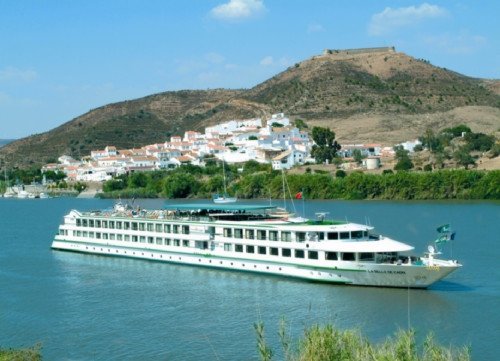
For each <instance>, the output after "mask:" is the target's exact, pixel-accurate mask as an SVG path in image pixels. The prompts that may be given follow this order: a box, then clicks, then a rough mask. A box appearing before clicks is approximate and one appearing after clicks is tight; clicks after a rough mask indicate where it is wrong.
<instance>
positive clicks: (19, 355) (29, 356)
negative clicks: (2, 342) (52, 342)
mask: <svg viewBox="0 0 500 361" xmlns="http://www.w3.org/2000/svg"><path fill="white" fill-rule="evenodd" d="M41 349H42V346H41V345H40V344H37V345H35V346H33V347H29V348H25V349H20V350H14V349H4V348H0V361H40V360H41V359H42V352H41Z"/></svg>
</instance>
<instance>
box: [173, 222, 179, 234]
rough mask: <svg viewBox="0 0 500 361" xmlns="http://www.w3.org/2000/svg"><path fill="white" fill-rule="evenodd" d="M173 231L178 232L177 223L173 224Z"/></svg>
mask: <svg viewBox="0 0 500 361" xmlns="http://www.w3.org/2000/svg"><path fill="white" fill-rule="evenodd" d="M174 233H179V225H178V224H174Z"/></svg>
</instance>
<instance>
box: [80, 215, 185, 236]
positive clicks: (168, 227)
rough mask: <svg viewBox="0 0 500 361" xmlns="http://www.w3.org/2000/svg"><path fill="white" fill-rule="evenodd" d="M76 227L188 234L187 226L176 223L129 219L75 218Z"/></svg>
mask: <svg viewBox="0 0 500 361" xmlns="http://www.w3.org/2000/svg"><path fill="white" fill-rule="evenodd" d="M76 225H77V226H78V227H90V228H109V229H125V230H132V231H148V232H157V233H177V234H189V226H187V225H178V224H163V223H148V222H133V221H132V222H130V221H108V220H101V219H86V218H82V219H80V218H77V219H76Z"/></svg>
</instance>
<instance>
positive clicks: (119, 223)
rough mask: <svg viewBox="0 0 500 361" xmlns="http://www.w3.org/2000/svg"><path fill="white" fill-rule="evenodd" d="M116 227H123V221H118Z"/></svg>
mask: <svg viewBox="0 0 500 361" xmlns="http://www.w3.org/2000/svg"><path fill="white" fill-rule="evenodd" d="M116 229H122V222H119V221H116Z"/></svg>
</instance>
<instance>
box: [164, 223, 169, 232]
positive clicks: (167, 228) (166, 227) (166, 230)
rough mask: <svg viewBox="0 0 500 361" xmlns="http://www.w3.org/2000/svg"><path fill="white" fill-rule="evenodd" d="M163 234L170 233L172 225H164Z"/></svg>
mask: <svg viewBox="0 0 500 361" xmlns="http://www.w3.org/2000/svg"><path fill="white" fill-rule="evenodd" d="M163 232H165V233H170V224H164V225H163Z"/></svg>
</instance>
